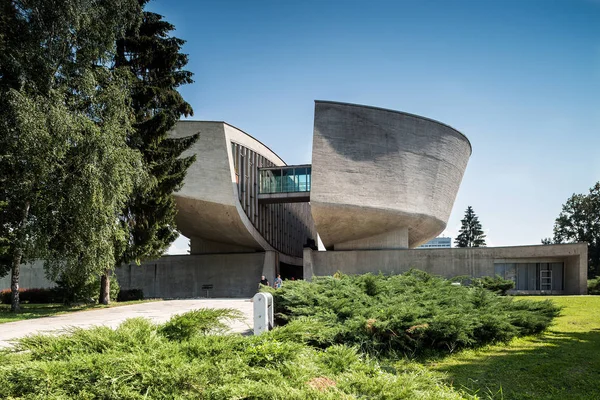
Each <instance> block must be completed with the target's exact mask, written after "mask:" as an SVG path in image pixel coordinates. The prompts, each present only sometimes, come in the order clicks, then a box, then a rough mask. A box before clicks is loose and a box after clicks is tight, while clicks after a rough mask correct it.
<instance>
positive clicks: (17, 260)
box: [10, 201, 29, 313]
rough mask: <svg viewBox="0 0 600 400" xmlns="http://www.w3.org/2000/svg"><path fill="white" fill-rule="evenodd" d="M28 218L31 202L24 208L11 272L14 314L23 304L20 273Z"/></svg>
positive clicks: (11, 308) (11, 298) (11, 296)
mask: <svg viewBox="0 0 600 400" xmlns="http://www.w3.org/2000/svg"><path fill="white" fill-rule="evenodd" d="M28 216H29V202H28V201H27V202H25V207H23V219H22V220H21V224H20V226H19V232H18V234H17V242H16V245H15V249H14V252H13V259H12V267H11V271H10V272H11V273H10V292H11V294H10V311H11V312H14V313H17V312H19V311H21V304H20V302H19V273H20V272H21V259H22V258H23V247H24V245H25V244H24V243H23V242H24V241H25V224H26V223H27V217H28Z"/></svg>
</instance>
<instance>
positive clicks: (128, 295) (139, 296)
mask: <svg viewBox="0 0 600 400" xmlns="http://www.w3.org/2000/svg"><path fill="white" fill-rule="evenodd" d="M135 300H144V291H143V290H142V289H121V290H120V291H119V294H118V296H117V301H135Z"/></svg>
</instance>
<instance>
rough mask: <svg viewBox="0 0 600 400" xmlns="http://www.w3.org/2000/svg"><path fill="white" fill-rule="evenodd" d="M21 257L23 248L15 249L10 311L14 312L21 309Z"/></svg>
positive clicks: (11, 278)
mask: <svg viewBox="0 0 600 400" xmlns="http://www.w3.org/2000/svg"><path fill="white" fill-rule="evenodd" d="M21 257H22V252H21V249H20V248H18V249H15V253H14V255H13V261H12V268H11V274H10V291H11V295H10V311H12V312H14V313H18V312H19V311H21V304H20V302H19V272H20V269H21Z"/></svg>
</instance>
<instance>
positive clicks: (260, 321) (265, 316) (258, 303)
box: [252, 293, 273, 335]
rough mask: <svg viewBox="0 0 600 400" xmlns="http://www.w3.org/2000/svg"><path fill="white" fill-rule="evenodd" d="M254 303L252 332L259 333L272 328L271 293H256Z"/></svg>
mask: <svg viewBox="0 0 600 400" xmlns="http://www.w3.org/2000/svg"><path fill="white" fill-rule="evenodd" d="M252 301H253V303H254V334H255V335H260V334H261V333H263V332H267V331H269V330H271V329H273V296H271V293H256V294H255V295H254V297H253V298H252Z"/></svg>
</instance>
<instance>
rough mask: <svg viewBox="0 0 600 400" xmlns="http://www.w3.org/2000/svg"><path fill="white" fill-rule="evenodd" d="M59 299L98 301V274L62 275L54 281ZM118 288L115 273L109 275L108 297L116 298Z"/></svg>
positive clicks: (62, 300) (68, 301)
mask: <svg viewBox="0 0 600 400" xmlns="http://www.w3.org/2000/svg"><path fill="white" fill-rule="evenodd" d="M56 290H57V292H58V294H59V299H60V301H61V302H63V303H65V304H74V303H88V304H94V303H97V302H98V298H99V296H100V276H98V275H88V276H86V275H85V274H69V275H63V276H62V277H61V278H60V279H58V280H57V282H56ZM119 292H120V288H119V282H118V281H117V277H116V275H114V274H113V275H111V276H110V299H111V300H115V301H116V300H117V297H118V296H119Z"/></svg>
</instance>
